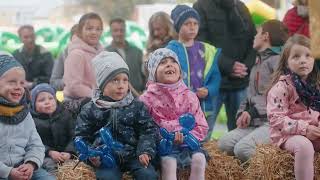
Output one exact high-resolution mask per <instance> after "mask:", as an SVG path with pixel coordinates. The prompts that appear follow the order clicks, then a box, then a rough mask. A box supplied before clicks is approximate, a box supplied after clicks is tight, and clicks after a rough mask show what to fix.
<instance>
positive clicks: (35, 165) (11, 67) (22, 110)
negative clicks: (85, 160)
mask: <svg viewBox="0 0 320 180" xmlns="http://www.w3.org/2000/svg"><path fill="white" fill-rule="evenodd" d="M25 77H26V76H25V71H24V69H23V68H22V65H21V64H19V63H18V61H16V60H15V59H14V58H13V57H12V56H8V55H0V129H1V131H0V179H31V178H32V179H41V180H44V179H45V180H54V179H55V178H54V177H53V176H51V175H49V173H48V172H46V171H45V170H43V169H41V168H40V167H41V165H42V162H43V158H44V146H43V144H42V142H41V139H40V137H39V134H38V133H37V130H36V127H35V125H34V122H33V119H32V117H31V115H30V113H29V109H28V106H27V104H26V97H25V89H24V87H25V82H26V80H25Z"/></svg>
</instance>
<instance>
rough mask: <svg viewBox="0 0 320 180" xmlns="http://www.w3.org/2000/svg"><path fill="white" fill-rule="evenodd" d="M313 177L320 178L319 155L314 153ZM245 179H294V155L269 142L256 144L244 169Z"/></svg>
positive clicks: (319, 179)
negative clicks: (252, 154)
mask: <svg viewBox="0 0 320 180" xmlns="http://www.w3.org/2000/svg"><path fill="white" fill-rule="evenodd" d="M314 165H315V177H316V178H315V179H318V180H320V157H319V153H316V155H315V161H314ZM244 174H245V176H246V179H255V180H260V179H261V180H262V179H263V180H292V179H294V157H293V155H291V154H290V153H289V152H288V151H285V150H282V149H280V148H278V147H275V146H273V145H271V144H261V145H257V149H256V153H255V155H254V156H253V157H252V158H251V159H250V160H249V165H248V168H247V169H246V170H245V171H244Z"/></svg>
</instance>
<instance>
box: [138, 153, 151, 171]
mask: <svg viewBox="0 0 320 180" xmlns="http://www.w3.org/2000/svg"><path fill="white" fill-rule="evenodd" d="M150 160H151V157H150V156H149V155H148V154H141V155H140V156H139V161H140V163H141V164H142V165H143V166H144V167H145V168H147V167H148V165H149V161H150Z"/></svg>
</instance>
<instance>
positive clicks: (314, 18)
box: [309, 0, 320, 58]
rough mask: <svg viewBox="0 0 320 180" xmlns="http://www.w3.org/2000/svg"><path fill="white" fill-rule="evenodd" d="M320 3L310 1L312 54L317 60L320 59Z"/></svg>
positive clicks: (314, 0) (313, 0)
mask: <svg viewBox="0 0 320 180" xmlns="http://www.w3.org/2000/svg"><path fill="white" fill-rule="evenodd" d="M319 9H320V1H319V0H309V12H310V14H309V18H310V19H309V22H310V35H311V52H312V55H313V56H314V57H315V58H320V46H319V44H320V21H319V19H320V11H319Z"/></svg>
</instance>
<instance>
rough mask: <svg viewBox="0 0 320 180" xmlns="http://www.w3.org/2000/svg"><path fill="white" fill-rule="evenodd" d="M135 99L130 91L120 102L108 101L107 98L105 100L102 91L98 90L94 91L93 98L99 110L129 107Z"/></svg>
mask: <svg viewBox="0 0 320 180" xmlns="http://www.w3.org/2000/svg"><path fill="white" fill-rule="evenodd" d="M133 99H134V97H133V95H132V93H131V91H129V92H128V94H127V95H126V96H125V97H124V98H123V99H122V100H120V101H108V100H106V99H105V98H103V95H102V91H101V90H100V89H96V90H95V91H94V95H93V97H92V101H93V103H94V104H95V105H96V106H97V107H98V108H105V109H110V108H119V107H125V106H128V105H129V104H131V102H132V101H133Z"/></svg>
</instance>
